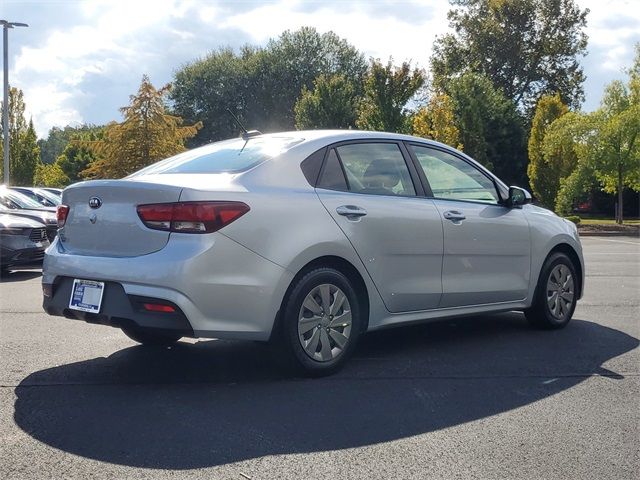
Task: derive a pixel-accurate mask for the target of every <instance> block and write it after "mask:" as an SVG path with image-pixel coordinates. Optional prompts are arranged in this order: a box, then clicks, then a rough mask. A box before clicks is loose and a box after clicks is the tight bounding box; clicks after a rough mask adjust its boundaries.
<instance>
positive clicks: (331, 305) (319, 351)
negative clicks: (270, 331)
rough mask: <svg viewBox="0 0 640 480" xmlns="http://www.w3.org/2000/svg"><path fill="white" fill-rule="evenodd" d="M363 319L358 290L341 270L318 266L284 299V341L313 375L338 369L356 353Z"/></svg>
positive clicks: (301, 364) (294, 358)
mask: <svg viewBox="0 0 640 480" xmlns="http://www.w3.org/2000/svg"><path fill="white" fill-rule="evenodd" d="M361 331H362V318H361V313H360V306H359V303H358V298H357V295H356V292H355V289H354V288H353V286H352V285H351V282H350V281H349V279H348V278H347V277H346V276H345V275H344V274H343V273H341V272H339V271H338V270H335V269H333V268H328V267H322V268H317V269H315V270H312V271H310V272H308V273H307V274H305V275H304V276H303V277H302V278H301V279H300V280H299V281H298V282H297V283H296V285H295V286H294V287H293V289H292V290H291V292H290V294H289V296H288V297H287V299H286V301H285V308H284V317H283V324H282V332H281V334H282V340H283V343H284V345H283V347H284V349H285V351H287V352H288V354H289V357H290V359H292V360H293V361H294V362H295V364H296V365H297V366H298V367H300V369H301V370H302V371H303V372H304V373H305V374H307V375H310V376H323V375H329V374H331V373H334V372H336V371H337V370H339V369H340V368H341V367H342V366H343V365H344V363H345V362H346V361H347V359H348V358H349V356H350V355H351V353H352V352H353V350H354V348H355V346H356V343H357V341H358V337H359V336H360V332H361Z"/></svg>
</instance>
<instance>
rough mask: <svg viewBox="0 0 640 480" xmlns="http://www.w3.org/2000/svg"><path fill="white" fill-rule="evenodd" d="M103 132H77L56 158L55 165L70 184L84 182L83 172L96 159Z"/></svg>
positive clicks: (90, 130)
mask: <svg viewBox="0 0 640 480" xmlns="http://www.w3.org/2000/svg"><path fill="white" fill-rule="evenodd" d="M103 130H104V128H103V127H88V128H86V129H83V130H80V131H77V132H76V133H75V134H74V135H73V136H71V137H70V138H69V142H68V143H67V145H66V146H65V148H64V150H63V151H62V153H61V154H60V155H58V158H56V161H55V165H57V166H58V167H59V168H60V169H61V170H62V172H63V173H64V175H65V176H66V177H67V178H68V182H69V183H75V182H78V181H80V180H82V178H83V177H82V175H81V174H82V172H83V171H84V170H86V169H87V168H88V167H89V165H90V164H91V163H92V162H93V161H94V160H95V159H96V157H97V152H96V151H97V148H96V146H99V145H100V141H101V140H102V138H103ZM43 163H44V161H43Z"/></svg>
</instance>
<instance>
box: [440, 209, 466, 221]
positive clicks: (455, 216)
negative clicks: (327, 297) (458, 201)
mask: <svg viewBox="0 0 640 480" xmlns="http://www.w3.org/2000/svg"><path fill="white" fill-rule="evenodd" d="M442 216H443V217H444V218H446V219H447V220H451V221H452V222H459V221H461V220H464V219H465V218H467V217H465V216H464V213H462V212H461V211H459V210H447V211H446V212H444V213H443V214H442Z"/></svg>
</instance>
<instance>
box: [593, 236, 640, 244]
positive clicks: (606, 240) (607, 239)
mask: <svg viewBox="0 0 640 480" xmlns="http://www.w3.org/2000/svg"><path fill="white" fill-rule="evenodd" d="M598 240H602V241H603V242H615V243H626V244H628V245H640V242H626V241H624V240H612V239H610V238H598Z"/></svg>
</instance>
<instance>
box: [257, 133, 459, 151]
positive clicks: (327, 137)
mask: <svg viewBox="0 0 640 480" xmlns="http://www.w3.org/2000/svg"><path fill="white" fill-rule="evenodd" d="M261 136H262V137H290V138H299V139H301V140H304V141H311V140H324V141H326V142H327V143H334V142H340V141H344V140H366V139H389V140H402V141H406V142H420V143H426V144H430V145H437V146H441V147H445V148H449V149H452V147H451V146H449V145H445V144H444V143H440V142H436V141H435V140H431V139H428V138H423V137H415V136H413V135H405V134H402V133H391V132H375V131H370V130H292V131H288V132H287V131H285V132H277V133H265V134H262V135H261Z"/></svg>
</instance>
